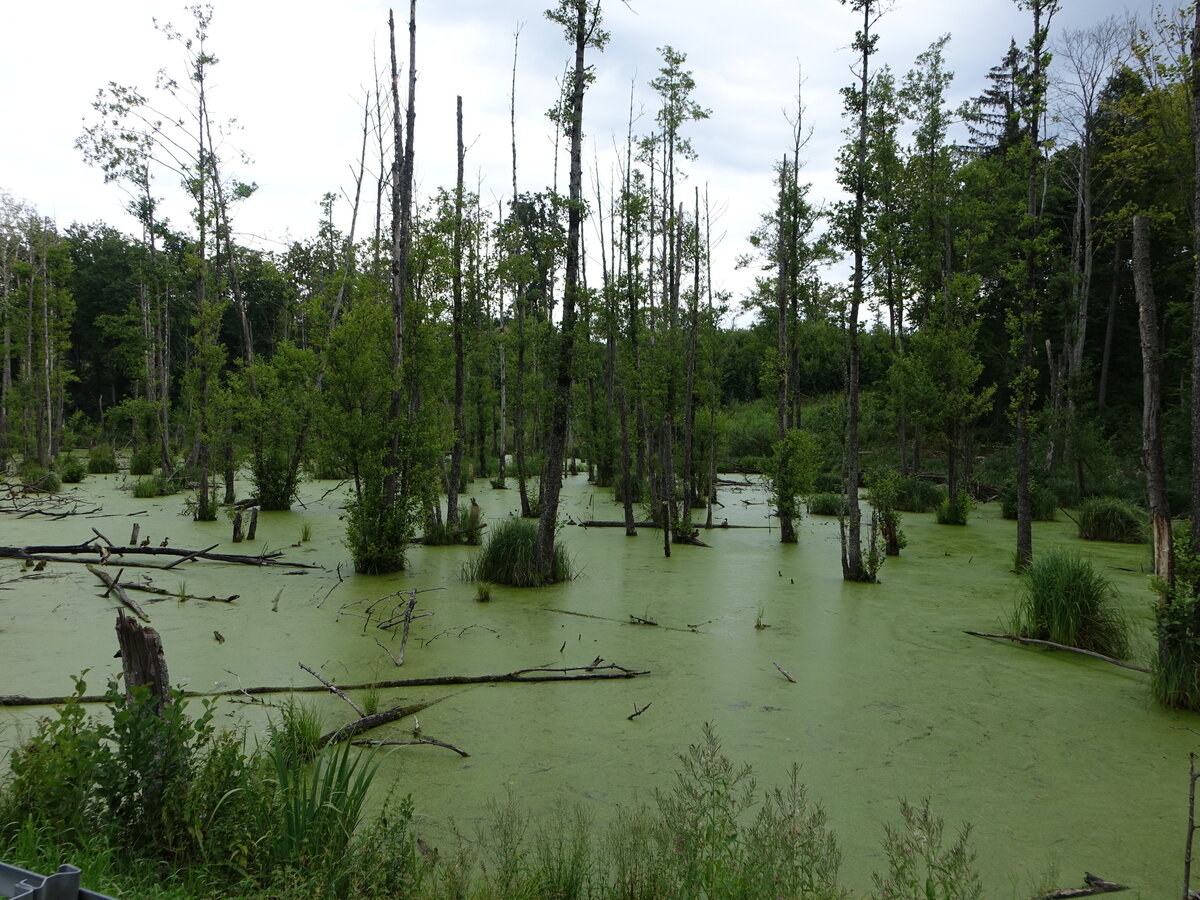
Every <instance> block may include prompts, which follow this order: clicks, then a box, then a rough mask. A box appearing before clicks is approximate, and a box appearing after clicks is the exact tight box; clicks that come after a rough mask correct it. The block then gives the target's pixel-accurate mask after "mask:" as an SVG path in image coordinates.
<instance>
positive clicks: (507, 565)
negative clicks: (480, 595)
mask: <svg viewBox="0 0 1200 900" xmlns="http://www.w3.org/2000/svg"><path fill="white" fill-rule="evenodd" d="M536 546H537V523H536V522H534V521H532V520H530V519H518V518H509V519H505V520H504V521H503V522H501V523H500V525H498V526H497V527H496V528H495V529H494V530H493V531H492V532H491V534H490V535H489V536H488V539H487V541H486V542H485V543H484V545H483V548H482V549H481V550H480V551H479V552H478V553H477V554H475V556H474V557H472V558H471V560H469V561H468V562H467V563H465V564H464V565H463V578H464V579H465V580H467V581H488V582H492V583H493V584H508V585H512V586H513V587H539V586H541V585H542V584H543V579H542V577H541V575H540V574H539V573H538V570H537V567H536V566H535V565H534V551H535V548H536ZM573 576H574V573H573V571H572V567H571V560H570V558H569V557H568V556H567V551H566V550H565V549H564V548H563V545H562V544H561V543H560V542H558V541H555V543H554V561H553V575H552V580H553V581H554V582H561V581H569V580H570V579H571V578H572V577H573Z"/></svg>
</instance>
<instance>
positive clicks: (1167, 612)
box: [1150, 522, 1200, 711]
mask: <svg viewBox="0 0 1200 900" xmlns="http://www.w3.org/2000/svg"><path fill="white" fill-rule="evenodd" d="M1174 532H1175V533H1174V536H1173V538H1174V540H1173V543H1174V545H1175V584H1174V585H1173V586H1172V585H1167V584H1165V583H1161V582H1160V583H1158V584H1156V585H1155V587H1156V589H1157V590H1158V602H1157V603H1156V604H1155V607H1154V637H1155V642H1156V644H1157V646H1158V652H1157V653H1156V654H1155V655H1154V661H1153V663H1152V664H1151V666H1150V668H1151V676H1150V678H1151V681H1150V691H1151V693H1152V694H1153V696H1154V699H1155V700H1157V701H1158V702H1159V703H1161V704H1162V705H1163V706H1170V707H1174V708H1176V709H1190V710H1193V711H1194V710H1200V596H1198V594H1200V557H1197V556H1196V554H1194V553H1193V552H1192V526H1191V524H1190V523H1187V522H1185V523H1183V524H1182V525H1181V526H1180V527H1178V528H1176V529H1175V530H1174Z"/></svg>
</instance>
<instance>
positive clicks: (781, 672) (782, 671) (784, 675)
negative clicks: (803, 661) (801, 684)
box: [775, 663, 796, 684]
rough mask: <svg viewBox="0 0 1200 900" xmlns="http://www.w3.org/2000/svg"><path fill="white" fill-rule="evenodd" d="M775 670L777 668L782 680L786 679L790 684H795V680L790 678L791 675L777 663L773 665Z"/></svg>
mask: <svg viewBox="0 0 1200 900" xmlns="http://www.w3.org/2000/svg"><path fill="white" fill-rule="evenodd" d="M775 668H777V669H778V670H779V674H780V675H782V676H783V677H784V678H786V679H787V680H788V681H790V682H791V683H792V684H795V683H796V679H795V678H793V677H792V676H791V673H790V672H788V670H787V669H785V668H784V667H783V666H781V665H780V664H779V663H775Z"/></svg>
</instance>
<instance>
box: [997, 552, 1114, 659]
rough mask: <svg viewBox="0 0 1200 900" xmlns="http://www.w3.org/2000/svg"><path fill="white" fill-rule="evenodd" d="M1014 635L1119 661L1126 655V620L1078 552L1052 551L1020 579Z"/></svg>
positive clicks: (1108, 585)
mask: <svg viewBox="0 0 1200 900" xmlns="http://www.w3.org/2000/svg"><path fill="white" fill-rule="evenodd" d="M1023 578H1024V588H1023V592H1022V595H1021V598H1020V600H1019V601H1018V603H1017V607H1016V610H1015V611H1014V614H1013V622H1012V630H1013V633H1015V634H1023V635H1026V636H1028V637H1031V638H1036V639H1038V640H1043V641H1054V642H1055V643H1056V644H1066V645H1067V646H1069V647H1079V648H1081V649H1083V650H1091V651H1093V652H1095V653H1103V654H1104V655H1105V656H1112V657H1115V658H1117V659H1123V658H1125V657H1127V656H1128V655H1129V648H1130V641H1129V621H1128V619H1127V617H1126V616H1125V614H1124V613H1123V612H1122V611H1121V609H1120V607H1119V606H1118V600H1119V595H1118V594H1117V592H1116V589H1115V588H1114V587H1113V585H1112V582H1111V581H1109V580H1108V579H1107V578H1106V577H1104V575H1102V574H1101V573H1100V572H1099V571H1097V570H1096V568H1095V567H1094V566H1093V565H1092V563H1091V561H1089V560H1085V559H1083V558H1082V557H1081V556H1080V555H1079V554H1078V553H1067V552H1062V551H1051V552H1050V553H1047V554H1045V555H1043V556H1039V557H1038V558H1036V559H1035V560H1034V561H1033V563H1032V564H1030V566H1029V569H1028V570H1027V571H1026V573H1025V575H1024V577H1023Z"/></svg>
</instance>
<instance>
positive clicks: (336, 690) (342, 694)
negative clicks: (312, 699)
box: [241, 663, 367, 719]
mask: <svg viewBox="0 0 1200 900" xmlns="http://www.w3.org/2000/svg"><path fill="white" fill-rule="evenodd" d="M300 668H302V669H303V670H304V671H305V672H307V673H308V674H309V675H311V676H312V677H313V678H315V679H317V681H319V682H321V684H323V685H325V687H327V688H329V691H330V693H332V694H335V695H337V696H338V697H340V698H341V699H343V700H345V701H346V702H347V703H349V704H350V708H351V709H352V710H354V711H355V712H356V713H358V717H359V718H360V719H363V718H366V715H367V714H366V713H365V712H363V711H362V707H360V706H359V705H358V704H357V703H355V702H354V701H353V700H351V699H350V698H349V697H347V696H346V693H345V691H342V690H341V689H340V688H338V687H337V686H335V685H334V684H333V683H332V682H330V681H326V680H325V679H324V678H322V677H321V676H320V675H318V674H317V673H316V672H315V671H314V670H313V669H310V668H309V667H308V666H306V665H305V664H304V663H300ZM241 693H243V694H244V693H246V692H245V690H242V691H241Z"/></svg>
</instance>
